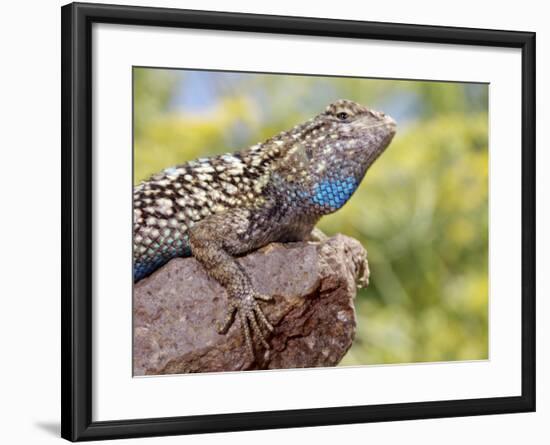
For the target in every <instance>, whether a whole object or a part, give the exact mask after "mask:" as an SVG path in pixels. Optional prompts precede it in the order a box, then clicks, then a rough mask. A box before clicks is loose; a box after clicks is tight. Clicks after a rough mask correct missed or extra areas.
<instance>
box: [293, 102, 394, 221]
mask: <svg viewBox="0 0 550 445" xmlns="http://www.w3.org/2000/svg"><path fill="white" fill-rule="evenodd" d="M395 127H396V124H395V121H394V120H393V119H392V118H391V117H389V116H386V115H385V114H384V113H381V112H378V111H373V110H370V109H368V108H366V107H364V106H362V105H359V104H357V103H355V102H352V101H349V100H338V101H336V102H334V103H332V104H330V105H329V106H328V107H327V108H326V110H325V111H324V112H323V113H321V114H319V115H318V116H316V117H315V118H314V119H312V120H310V121H308V122H306V123H305V124H303V125H300V126H297V127H295V128H294V129H293V130H291V131H290V132H289V133H288V135H287V137H289V138H290V139H291V140H293V141H294V144H293V145H292V147H291V148H290V149H289V150H288V152H287V153H286V156H285V158H286V159H285V160H286V162H285V163H284V164H286V166H285V170H286V171H288V170H291V174H290V175H289V176H290V178H291V179H292V178H297V179H298V178H300V177H301V180H300V179H299V180H298V181H294V184H296V185H299V184H300V183H301V184H302V185H305V187H304V190H302V191H301V196H302V197H303V198H304V199H306V200H307V201H308V203H309V207H310V208H311V209H312V211H313V212H314V213H317V214H328V213H332V212H334V211H336V210H338V209H339V208H340V207H342V206H343V205H344V204H345V203H346V202H347V200H348V199H349V198H350V197H351V195H352V194H353V192H354V191H355V189H356V188H357V187H358V185H359V183H360V182H361V180H362V179H363V176H364V175H365V173H366V171H367V170H368V168H369V167H370V166H371V165H372V163H373V162H374V161H375V160H376V158H378V156H380V154H381V153H382V152H383V151H384V150H385V149H386V147H387V146H388V145H389V143H390V142H391V140H392V138H393V136H394V134H395ZM291 182H292V181H291Z"/></svg>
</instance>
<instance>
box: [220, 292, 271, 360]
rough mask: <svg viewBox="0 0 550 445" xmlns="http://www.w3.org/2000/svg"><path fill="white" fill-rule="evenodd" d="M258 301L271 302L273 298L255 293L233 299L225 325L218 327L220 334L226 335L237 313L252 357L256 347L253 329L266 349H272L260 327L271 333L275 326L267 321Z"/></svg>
mask: <svg viewBox="0 0 550 445" xmlns="http://www.w3.org/2000/svg"><path fill="white" fill-rule="evenodd" d="M256 300H262V301H271V300H273V297H272V296H270V295H261V294H256V293H254V294H253V295H247V296H245V297H243V298H240V299H232V300H231V301H230V303H229V308H228V309H227V314H226V316H225V319H224V321H223V323H221V324H219V325H218V333H220V334H225V333H226V332H227V330H228V329H229V328H230V327H231V325H232V324H233V321H234V320H235V313H237V314H238V317H239V321H240V323H241V330H242V332H243V336H244V340H245V342H246V347H247V349H248V352H249V353H250V355H251V357H254V346H253V342H252V333H251V331H250V330H251V329H252V331H253V332H254V334H255V336H256V337H257V338H258V339H259V341H260V342H261V344H262V345H263V347H264V348H265V349H270V347H269V343H268V342H267V340H266V338H265V335H264V333H263V332H262V329H261V328H260V325H262V327H263V328H264V329H267V330H268V331H269V332H272V331H273V326H272V325H271V323H270V322H269V321H268V320H267V318H266V316H265V315H264V313H263V311H262V309H261V308H260V305H259V304H258V302H257V301H256Z"/></svg>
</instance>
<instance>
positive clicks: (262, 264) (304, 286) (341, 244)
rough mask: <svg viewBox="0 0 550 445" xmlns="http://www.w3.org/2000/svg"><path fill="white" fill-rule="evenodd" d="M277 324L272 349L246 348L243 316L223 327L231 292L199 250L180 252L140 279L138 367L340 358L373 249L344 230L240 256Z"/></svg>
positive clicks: (217, 367)
mask: <svg viewBox="0 0 550 445" xmlns="http://www.w3.org/2000/svg"><path fill="white" fill-rule="evenodd" d="M239 261H240V263H241V264H242V266H243V267H244V269H245V270H246V271H247V273H248V274H249V276H250V278H251V280H252V284H253V286H254V288H255V289H256V290H257V291H258V292H260V293H262V294H269V295H273V296H274V297H275V299H274V301H273V302H260V305H261V307H262V309H263V311H264V313H265V315H266V317H267V318H268V319H269V320H270V321H271V323H272V324H273V326H274V327H275V330H274V332H273V333H272V334H271V335H270V336H269V337H267V339H268V342H269V344H270V345H271V349H270V350H268V351H265V350H264V349H263V348H262V347H261V345H260V344H259V342H254V344H255V348H256V359H255V360H252V359H251V358H250V357H249V356H248V354H247V350H246V346H245V344H244V339H243V337H242V334H241V328H240V324H239V322H238V320H237V321H235V323H234V324H233V325H232V326H231V328H230V329H229V331H228V332H227V334H225V335H220V334H218V333H217V331H216V328H215V326H216V322H217V321H219V320H222V319H223V317H224V315H225V309H226V302H227V294H226V293H225V291H224V290H223V288H222V287H221V286H220V285H219V284H218V283H217V282H216V281H214V280H213V279H211V278H209V277H208V276H207V275H206V273H205V272H204V270H203V268H202V266H201V265H200V264H199V263H198V262H197V261H196V260H195V259H194V258H176V259H174V260H172V261H170V262H169V263H168V264H166V265H165V266H164V267H162V268H161V269H159V270H158V271H156V272H155V273H154V274H152V275H151V276H149V277H147V278H145V279H143V280H141V281H140V282H138V283H137V284H136V285H135V287H134V309H133V310H134V356H133V361H134V375H137V376H139V375H155V374H156V375H158V374H180V373H188V372H220V371H241V370H249V369H280V368H304V367H315V366H334V365H336V364H338V363H339V361H340V360H341V359H342V357H343V356H344V354H345V353H346V352H347V350H348V349H349V348H350V346H351V343H352V341H353V338H354V335H355V309H354V305H353V299H354V298H355V294H356V282H367V279H368V267H367V263H366V251H365V250H364V249H363V247H362V246H361V244H360V243H359V242H358V241H356V240H354V239H352V238H348V237H346V236H343V235H337V236H334V237H332V238H328V239H326V240H324V241H322V242H320V243H313V242H300V243H288V244H278V243H275V244H270V245H268V246H266V247H264V248H263V249H260V250H258V251H255V252H252V253H250V254H249V255H247V256H244V257H242V258H240V259H239Z"/></svg>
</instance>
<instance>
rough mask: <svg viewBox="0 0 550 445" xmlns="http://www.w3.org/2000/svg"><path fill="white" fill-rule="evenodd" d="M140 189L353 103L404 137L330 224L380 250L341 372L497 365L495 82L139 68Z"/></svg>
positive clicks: (372, 251) (372, 260)
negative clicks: (491, 240)
mask: <svg viewBox="0 0 550 445" xmlns="http://www.w3.org/2000/svg"><path fill="white" fill-rule="evenodd" d="M133 78H134V181H135V183H136V184H137V183H138V182H139V181H141V180H143V179H146V178H147V177H148V176H149V175H151V174H153V173H156V172H158V171H160V170H162V169H164V168H166V167H169V166H172V165H175V164H179V163H182V162H185V161H187V160H190V159H194V158H197V157H201V156H208V155H213V154H217V153H225V152H231V151H236V150H238V149H241V148H245V147H247V146H249V145H253V144H255V143H257V142H260V141H263V140H265V139H267V138H269V137H271V136H273V135H274V134H276V133H278V132H279V131H283V130H287V129H290V128H291V127H293V126H294V125H296V124H298V123H301V122H302V121H304V120H307V119H309V118H311V117H313V116H314V115H316V114H318V113H319V112H321V111H323V109H324V107H325V106H326V105H327V104H328V103H330V102H332V101H334V100H336V99H340V98H345V99H351V100H354V101H356V102H359V103H361V104H363V105H367V106H369V107H370V108H374V109H376V110H380V111H384V112H385V113H386V114H389V115H391V116H392V117H393V118H394V119H395V120H396V121H397V123H398V130H397V135H396V136H395V138H394V140H393V142H392V144H391V145H390V147H389V148H388V150H387V151H386V152H385V153H384V154H383V155H382V156H381V157H380V158H379V159H378V160H377V161H376V162H375V164H374V165H373V166H372V167H371V169H370V170H369V172H368V173H367V175H366V177H365V179H364V180H363V182H362V184H361V186H360V188H359V189H358V190H357V192H356V193H355V194H354V196H353V197H352V199H351V200H350V201H349V202H348V203H347V204H346V205H345V206H344V207H343V208H342V209H340V210H339V211H338V212H336V213H335V214H333V215H329V216H326V217H324V218H323V219H322V220H321V222H320V224H319V227H320V228H321V229H322V230H323V231H324V232H325V233H327V234H328V235H331V234H335V233H343V234H345V235H349V236H351V237H354V238H356V239H358V240H360V241H361V243H362V244H363V246H364V247H365V248H366V249H367V251H368V258H369V264H370V269H371V282H370V285H369V287H368V288H367V289H361V290H360V291H359V292H358V295H357V299H356V310H357V318H358V326H357V333H356V338H355V341H354V343H353V346H352V348H351V349H350V351H349V352H348V353H347V355H346V356H345V357H344V359H343V361H342V362H341V365H361V364H382V363H411V362H427V361H429V362H433V361H451V360H479V359H487V358H488V331H487V322H488V118H487V117H488V116H487V112H488V110H487V107H488V86H487V85H486V84H472V83H469V84H466V83H451V82H424V81H404V80H380V79H357V78H337V77H313V76H294V75H272V74H250V73H229V72H214V71H191V70H167V69H153V68H134V72H133Z"/></svg>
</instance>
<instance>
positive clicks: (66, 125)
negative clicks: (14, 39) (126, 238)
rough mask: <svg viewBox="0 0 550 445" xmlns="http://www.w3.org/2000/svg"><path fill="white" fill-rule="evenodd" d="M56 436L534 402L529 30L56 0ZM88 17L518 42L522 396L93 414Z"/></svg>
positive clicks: (470, 410) (333, 419) (181, 430)
mask: <svg viewBox="0 0 550 445" xmlns="http://www.w3.org/2000/svg"><path fill="white" fill-rule="evenodd" d="M61 14H62V31H61V32H62V39H61V40H62V61H61V72H62V76H61V82H62V92H61V101H62V111H61V122H62V124H61V134H62V169H61V171H62V176H61V181H62V206H61V208H62V245H61V253H62V307H61V320H62V321H61V329H62V342H61V351H62V358H61V360H62V366H61V368H62V373H61V379H62V381H61V383H62V384H61V388H62V390H61V399H62V408H61V435H62V437H64V438H65V439H68V440H71V441H80V440H97V439H114V438H130V437H145V436H160V435H174V434H191V433H208V432H223V431H240V430H250V429H268V428H288V427H303V426H316V425H329V424H349V423H360V422H374V421H391V420H405V419H423V418H439V417H452V416H473V415H481V414H498V413H515V412H528V411H534V410H535V33H532V32H515V31H501V30H487V29H468V28H452V27H440V26H421V25H409V24H395V23H375V22H361V21H348V20H331V19H321V18H304V17H284V16H268V15H255V14H240V13H226V12H223V13H222V12H208V11H195V10H178V9H165V8H150V7H134V6H116V5H102V4H85V3H73V4H69V5H66V6H63V7H62V10H61ZM94 23H111V24H113V23H114V24H125V25H145V26H161V27H177V28H194V29H211V30H230V31H245V32H260V33H275V34H292V35H308V36H328V37H338V38H356V39H358V38H359V39H379V40H392V41H407V42H426V43H441V44H461V45H477V46H488V47H512V48H520V49H521V54H522V109H521V115H522V117H521V119H522V165H521V171H522V191H521V199H522V258H521V261H522V270H521V274H522V277H521V279H522V295H521V299H522V303H521V308H522V314H521V317H522V338H521V348H522V354H521V360H522V367H521V371H522V375H521V382H522V383H521V396H517V397H494V398H481V399H468V400H441V401H430V402H421V403H395V404H384V405H368V406H349V407H333V408H320V409H300V410H287V411H264V412H252V413H231V414H217V415H198V416H187V417H169V418H150V419H137V420H124V419H121V420H115V421H92V310H91V309H92V287H93V282H92V253H91V252H92V137H93V135H92V84H91V82H92V58H91V54H92V36H91V28H92V25H93V24H94Z"/></svg>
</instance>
